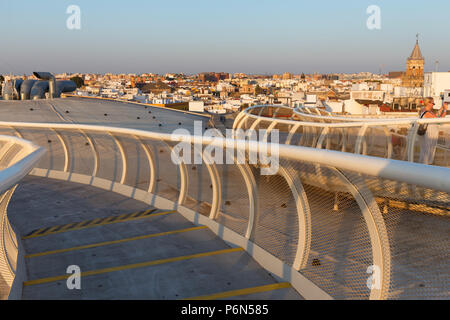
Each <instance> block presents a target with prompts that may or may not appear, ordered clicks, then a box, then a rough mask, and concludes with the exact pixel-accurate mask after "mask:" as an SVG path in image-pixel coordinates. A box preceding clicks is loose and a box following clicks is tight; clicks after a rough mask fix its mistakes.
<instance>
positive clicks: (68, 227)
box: [22, 210, 176, 240]
mask: <svg viewBox="0 0 450 320" xmlns="http://www.w3.org/2000/svg"><path fill="white" fill-rule="evenodd" d="M175 212H176V211H175V210H172V211H165V212H159V213H154V214H150V215H146V216H139V217H129V218H126V219H122V220H114V221H108V220H109V219H110V218H111V217H110V218H98V219H95V220H93V221H92V222H91V223H89V224H87V225H85V226H83V227H77V225H81V224H82V223H83V222H77V223H70V224H68V225H66V226H64V227H63V228H61V229H59V230H56V231H53V232H49V231H46V232H44V233H41V234H36V232H33V233H31V234H30V235H28V236H25V237H22V239H24V240H25V239H31V238H36V237H43V236H47V235H49V234H56V233H62V232H67V231H74V230H82V229H87V228H93V227H98V226H103V225H107V224H113V223H119V222H126V221H132V220H138V219H144V218H151V217H158V216H163V215H166V214H171V213H175ZM102 220H103V221H102ZM96 221H101V222H99V223H96Z"/></svg>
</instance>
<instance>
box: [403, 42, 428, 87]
mask: <svg viewBox="0 0 450 320" xmlns="http://www.w3.org/2000/svg"><path fill="white" fill-rule="evenodd" d="M424 67H425V59H424V58H423V57H422V53H421V52H420V47H419V35H417V40H416V45H415V47H414V49H413V51H412V53H411V56H410V57H409V58H408V60H407V61H406V73H405V74H404V75H403V77H402V86H403V87H407V88H417V87H423V83H424V75H423V73H424Z"/></svg>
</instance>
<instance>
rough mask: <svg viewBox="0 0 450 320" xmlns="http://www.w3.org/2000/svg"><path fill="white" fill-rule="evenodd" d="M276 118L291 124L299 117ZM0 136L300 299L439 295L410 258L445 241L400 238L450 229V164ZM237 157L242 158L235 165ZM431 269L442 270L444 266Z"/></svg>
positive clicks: (195, 142) (156, 139) (60, 129)
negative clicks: (140, 205)
mask: <svg viewBox="0 0 450 320" xmlns="http://www.w3.org/2000/svg"><path fill="white" fill-rule="evenodd" d="M253 110H256V109H253ZM258 111H260V110H258ZM261 118H263V117H259V116H255V118H253V115H252V114H251V112H250V111H247V113H244V114H243V115H240V116H239V117H238V118H237V119H236V123H237V124H238V127H239V123H241V124H242V126H244V127H247V126H248V124H246V125H244V124H245V122H247V121H253V124H252V125H250V126H252V127H254V128H256V127H257V125H254V122H257V121H259V122H263V121H266V120H265V119H261ZM276 121H277V123H278V121H281V122H280V123H282V122H284V121H289V122H288V123H287V124H288V125H292V128H297V129H299V128H300V126H301V125H299V123H300V122H298V121H290V120H278V119H277V120H276ZM314 125H317V126H318V125H319V124H314ZM327 125H328V124H327ZM332 125H334V124H330V126H332ZM268 127H269V128H271V129H274V128H276V126H273V125H271V124H269V126H268ZM312 127H314V126H311V128H312ZM0 130H1V132H2V134H10V135H19V136H20V137H22V138H24V139H27V140H30V141H33V142H34V143H36V144H38V145H41V146H45V147H46V148H47V151H48V152H47V153H46V156H45V157H44V158H43V159H42V160H41V161H40V163H39V164H38V165H37V168H36V169H34V170H33V171H32V172H31V174H33V175H37V176H42V177H48V178H54V179H62V180H67V181H72V182H77V183H83V184H89V185H92V186H96V187H99V188H103V189H106V190H110V191H113V192H117V193H120V194H123V195H126V196H129V197H132V198H134V199H138V200H140V201H144V202H146V203H148V204H149V205H152V206H155V207H157V208H160V209H169V210H170V209H176V210H178V212H180V213H181V214H182V215H184V216H185V217H186V218H187V219H189V220H190V221H192V222H194V223H196V224H202V225H207V226H208V227H209V228H210V229H211V230H212V231H213V232H215V233H216V234H217V235H218V236H220V237H222V238H223V239H224V240H226V241H228V242H230V243H232V244H234V245H237V246H240V247H243V248H244V249H246V250H247V252H248V253H249V254H250V255H251V256H252V257H253V258H254V259H255V260H256V261H258V262H259V263H260V264H261V265H262V266H263V267H264V268H266V269H267V270H268V271H270V272H271V273H272V274H273V275H274V276H276V277H278V278H280V279H283V280H285V281H289V282H291V284H292V285H293V286H294V287H295V288H296V290H297V291H298V292H299V293H300V294H301V295H303V296H304V297H305V298H309V299H329V298H338V299H343V298H349V299H351V298H353V299H354V298H359V299H365V298H367V299H368V298H370V299H386V298H398V297H400V298H401V297H409V296H411V295H413V296H416V297H417V298H420V297H425V296H426V294H425V293H424V292H422V291H421V290H420V289H417V288H421V287H420V286H419V284H417V286H418V287H417V288H416V287H415V286H411V284H412V283H414V284H416V282H417V281H421V282H425V286H432V287H435V288H436V290H435V291H436V292H434V291H433V295H434V296H437V297H441V296H442V295H443V296H444V297H445V295H446V294H448V288H446V287H445V283H444V284H442V282H440V281H437V280H436V279H435V274H434V271H435V270H430V269H429V266H426V265H421V263H418V264H417V263H415V264H411V263H410V260H411V259H412V260H413V261H415V260H416V259H417V261H420V259H423V258H424V256H425V257H427V258H430V257H431V258H433V259H436V260H437V261H439V259H441V260H443V259H442V256H443V255H444V254H445V253H444V252H442V251H440V250H438V249H437V248H442V246H444V247H445V248H448V246H447V245H448V244H447V243H446V242H445V241H446V240H445V234H444V233H443V234H442V236H443V238H438V239H440V240H438V241H440V243H439V244H440V246H438V247H437V248H436V247H434V245H435V244H436V243H433V241H434V238H433V237H431V238H423V239H422V238H420V237H418V236H417V235H416V237H415V238H414V239H413V240H412V241H413V242H414V241H418V239H419V240H420V241H422V242H421V243H420V246H421V247H422V248H427V250H426V253H423V255H424V256H422V253H420V254H416V253H414V252H412V253H409V251H408V250H409V247H408V245H405V242H404V239H403V237H408V236H409V234H410V233H412V232H413V230H414V226H413V225H410V224H409V222H406V223H405V222H403V220H402V219H403V217H404V216H411V217H414V219H416V220H420V221H421V223H422V227H423V228H430V229H431V230H432V232H433V234H434V235H435V236H439V235H440V232H441V231H440V230H441V229H440V228H444V227H445V226H448V220H443V221H444V223H447V225H445V224H443V222H442V221H441V219H448V215H449V210H448V209H449V208H448V203H449V199H450V197H449V192H450V180H449V179H448V178H447V177H448V176H450V169H448V168H444V167H436V166H425V165H421V164H416V163H408V162H404V161H396V160H391V159H382V158H376V157H369V156H364V155H357V154H350V153H343V152H339V151H331V150H318V149H315V148H308V147H301V146H294V145H285V144H280V145H276V148H274V149H271V148H272V146H273V145H272V144H270V143H257V142H255V141H251V142H245V141H236V140H228V139H224V138H214V137H198V136H192V137H189V136H182V135H170V134H162V133H156V132H147V131H141V130H133V129H124V128H113V127H104V126H92V125H78V124H47V123H46V124H39V123H17V122H16V123H13V122H7V123H6V122H0ZM287 138H290V139H293V138H295V137H294V136H293V135H291V136H290V137H287ZM180 141H184V142H185V143H186V144H187V145H188V146H193V148H192V149H193V150H196V152H197V155H198V157H197V162H194V164H190V163H184V162H182V161H181V162H180V163H179V164H176V163H174V162H173V161H172V157H171V153H172V150H173V149H174V148H175V146H176V145H177V144H178V143H179V142H180ZM322 143H323V144H325V143H326V141H325V140H324V139H322ZM213 147H225V152H224V156H223V157H222V158H224V157H227V156H228V159H232V160H234V161H233V162H232V163H231V164H220V163H217V162H216V163H214V162H212V161H209V160H211V159H212V158H215V157H216V156H217V153H214V154H213V153H212V152H211V153H208V152H205V150H208V148H209V149H212V148H213ZM265 148H268V150H277V152H278V158H279V169H278V172H277V174H275V175H271V176H264V175H262V174H261V170H262V168H264V165H262V164H261V163H260V162H259V163H258V164H253V163H251V161H250V160H249V159H250V158H251V157H250V155H251V154H252V153H253V152H258V151H260V150H264V149H265ZM238 151H239V152H242V153H243V154H244V157H243V159H244V161H237V160H239V156H238V153H237V152H238ZM194 152H195V151H194ZM175 159H176V157H175ZM240 160H242V158H240ZM436 223H437V227H436ZM444 229H445V228H444ZM446 230H448V229H446ZM442 232H443V231H442ZM446 246H447V247H446ZM405 254H407V255H411V256H408V258H406V257H405ZM441 263H444V265H443V266H442V268H444V267H445V268H447V269H446V270H448V265H447V264H446V263H447V262H445V261H443V262H441ZM438 266H439V268H440V267H441V266H440V265H438ZM435 268H436V267H435ZM370 277H372V278H370ZM369 280H370V281H369ZM372 280H373V282H371V281H372ZM368 282H370V283H371V284H370V285H368ZM442 285H444V287H442ZM447 298H448V296H447Z"/></svg>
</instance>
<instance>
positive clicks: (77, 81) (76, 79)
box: [70, 76, 84, 88]
mask: <svg viewBox="0 0 450 320" xmlns="http://www.w3.org/2000/svg"><path fill="white" fill-rule="evenodd" d="M70 80H72V81H73V82H75V84H76V85H77V88H81V87H82V86H84V80H83V78H81V77H79V76H76V77H72V78H70Z"/></svg>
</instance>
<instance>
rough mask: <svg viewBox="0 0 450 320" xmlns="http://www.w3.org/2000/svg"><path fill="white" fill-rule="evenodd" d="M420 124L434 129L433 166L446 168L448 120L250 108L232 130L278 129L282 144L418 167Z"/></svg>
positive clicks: (449, 148) (448, 161)
mask: <svg viewBox="0 0 450 320" xmlns="http://www.w3.org/2000/svg"><path fill="white" fill-rule="evenodd" d="M420 124H428V125H437V126H439V130H440V135H439V138H438V141H437V146H436V153H435V159H434V165H438V166H444V167H450V118H437V119H418V118H417V117H416V118H399V119H373V118H350V117H343V116H335V115H332V114H331V113H330V112H328V111H324V110H321V109H317V108H306V107H302V108H296V109H292V108H289V107H286V106H254V107H251V108H248V109H247V110H244V111H243V112H241V113H240V114H239V115H238V117H237V118H236V120H235V122H234V125H233V128H234V129H244V130H247V129H266V130H267V131H269V132H270V131H272V130H273V129H278V130H279V131H280V134H281V138H282V141H281V142H282V143H285V144H291V145H300V146H307V147H313V148H318V149H329V150H336V151H344V152H351V153H356V154H363V155H370V156H376V157H382V158H388V159H396V160H404V161H410V162H418V161H419V155H420V148H421V139H423V138H422V137H419V136H418V135H417V130H418V127H419V125H420Z"/></svg>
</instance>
